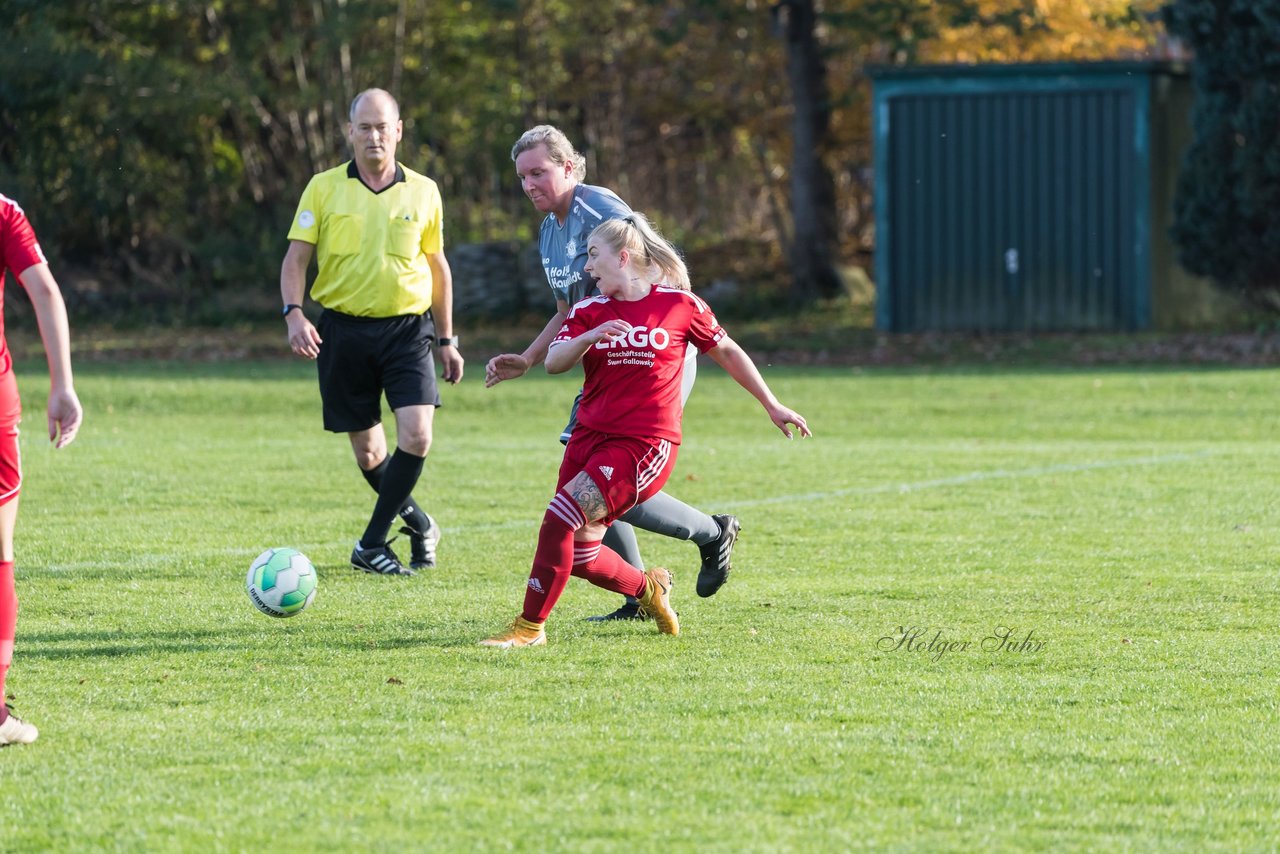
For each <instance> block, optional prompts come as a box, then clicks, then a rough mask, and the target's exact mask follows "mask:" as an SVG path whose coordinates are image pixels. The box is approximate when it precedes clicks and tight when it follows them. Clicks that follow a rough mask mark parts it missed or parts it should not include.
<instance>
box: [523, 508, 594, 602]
mask: <svg viewBox="0 0 1280 854" xmlns="http://www.w3.org/2000/svg"><path fill="white" fill-rule="evenodd" d="M586 523H587V519H586V517H585V516H583V515H582V509H581V508H580V507H578V502H576V501H574V500H573V498H572V497H571V496H570V495H569V494H568V493H567V492H565V491H564V490H561V491H559V492H557V493H556V494H555V497H554V498H552V499H551V504H550V505H548V507H547V512H546V515H544V516H543V517H542V529H541V530H539V531H538V548H537V551H535V552H534V553H533V569H532V570H531V571H530V572H529V586H528V587H527V588H526V589H525V591H524V612H523V614H522V615H521V616H523V617H524V618H525V619H526V620H530V621H532V622H535V623H541V622H543V621H544V620H546V619H547V615H548V614H550V613H551V609H552V608H554V607H555V606H556V602H557V601H558V600H559V599H560V594H561V593H563V592H564V586H565V585H566V584H568V583H569V576H570V571H571V569H572V567H573V532H574V531H576V530H578V529H579V528H581V527H582V526H583V525H585V524H586Z"/></svg>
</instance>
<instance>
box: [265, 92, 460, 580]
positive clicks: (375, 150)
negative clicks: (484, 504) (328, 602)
mask: <svg viewBox="0 0 1280 854" xmlns="http://www.w3.org/2000/svg"><path fill="white" fill-rule="evenodd" d="M349 116H350V119H351V121H350V123H349V124H348V125H347V139H348V140H349V141H350V142H351V148H352V152H353V154H354V157H353V159H352V160H351V161H350V162H349V163H345V164H343V165H342V166H338V167H336V168H334V169H330V170H328V171H326V172H321V173H320V174H319V175H316V176H314V177H313V178H312V179H311V182H310V183H309V184H307V188H306V190H304V191H303V193H302V200H301V201H300V202H299V203H298V211H297V213H296V214H295V215H294V218H293V225H292V227H291V228H290V229H289V251H288V252H287V253H286V254H285V257H284V263H283V264H282V265H281V268H280V296H281V298H282V299H283V300H284V309H283V314H284V318H285V321H286V322H287V323H288V325H289V346H290V347H292V348H293V352H294V353H296V354H298V355H299V356H302V357H305V358H308V359H316V360H317V367H318V373H319V375H320V398H321V402H322V406H323V410H324V427H325V429H326V430H329V431H331V432H334V433H346V434H347V437H348V438H349V439H350V440H351V449H352V450H353V451H354V452H355V456H356V463H357V464H358V465H359V466H360V470H361V472H362V473H363V474H364V477H365V479H366V480H367V481H368V482H369V485H370V486H372V487H373V488H374V490H375V491H376V492H377V493H378V500H377V502H376V503H375V504H374V508H373V515H372V516H370V518H369V524H368V526H367V527H366V528H365V531H364V534H363V535H361V537H360V539H359V540H358V541H357V542H356V545H355V549H354V550H353V551H352V552H351V566H352V567H353V568H354V569H359V570H363V571H364V572H372V573H378V574H381V575H414V574H415V570H418V569H426V568H430V567H434V566H435V563H436V554H435V550H436V544H437V543H438V542H439V541H440V528H439V526H438V525H437V524H436V522H435V520H434V519H432V518H431V517H430V516H429V515H428V514H427V513H426V512H425V511H424V510H423V509H422V508H421V507H420V506H419V505H418V502H416V501H414V499H413V488H414V486H415V485H416V484H417V482H418V478H419V477H420V476H421V475H422V466H423V462H424V460H425V459H426V456H427V451H428V450H429V449H430V447H431V424H432V420H433V418H434V416H435V408H436V407H437V406H439V405H440V393H439V391H438V390H437V388H436V374H435V361H434V359H433V357H432V353H433V352H434V351H436V350H439V353H440V361H441V363H442V364H443V366H444V379H445V380H446V381H447V382H449V383H456V382H458V381H459V380H460V379H462V354H461V353H459V352H458V339H457V337H456V336H455V335H454V334H453V276H452V273H451V272H450V270H449V262H448V261H447V260H446V259H445V256H444V235H443V217H444V212H443V208H442V206H441V202H440V190H439V188H437V187H436V183H435V182H434V181H432V180H431V179H430V178H427V177H425V176H423V175H419V174H417V173H416V172H413V171H411V170H409V169H406V168H404V166H402V165H400V164H399V163H397V162H396V145H397V143H399V142H400V138H401V136H402V135H403V132H404V124H403V123H402V122H401V121H400V106H399V104H397V103H396V101H395V99H394V98H392V97H391V95H390V94H389V93H388V92H385V91H383V90H382V89H367V90H365V91H364V92H361V93H360V94H359V95H357V96H356V98H355V100H354V101H352V102H351V111H350V114H349ZM313 254H315V255H317V256H318V259H317V263H318V265H319V272H318V273H317V275H316V279H315V282H314V283H312V286H311V298H312V299H313V300H315V301H316V302H318V303H319V304H320V305H321V306H322V307H323V309H324V310H323V311H322V312H321V314H320V318H319V320H318V325H316V326H313V325H312V324H311V321H310V320H308V319H307V316H306V315H305V314H304V313H303V312H302V301H303V298H304V294H305V292H306V278H307V267H308V266H309V265H310V263H311V256H312V255H313ZM428 309H430V313H428ZM384 393H385V394H386V397H387V404H388V405H389V406H390V407H391V410H392V412H394V413H395V416H396V450H395V453H394V454H391V455H390V456H388V454H387V436H386V433H385V432H384V431H383V428H382V406H381V402H382V395H383V394H384ZM397 516H399V517H400V519H401V520H402V521H403V523H404V527H402V528H401V529H400V531H401V532H402V533H404V534H406V535H408V537H409V544H410V547H411V550H412V555H411V560H410V562H409V566H408V567H406V566H405V565H404V564H403V563H401V562H400V559H399V558H398V557H396V554H395V552H393V551H392V550H391V547H390V545H389V543H388V541H387V534H388V532H389V531H390V529H391V525H392V523H393V522H394V521H395V520H396V517H397Z"/></svg>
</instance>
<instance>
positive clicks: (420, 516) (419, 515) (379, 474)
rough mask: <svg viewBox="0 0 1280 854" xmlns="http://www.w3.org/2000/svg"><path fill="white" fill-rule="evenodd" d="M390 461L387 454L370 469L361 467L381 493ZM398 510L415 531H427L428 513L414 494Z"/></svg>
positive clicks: (365, 476)
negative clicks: (419, 504)
mask: <svg viewBox="0 0 1280 854" xmlns="http://www.w3.org/2000/svg"><path fill="white" fill-rule="evenodd" d="M390 462H391V457H390V456H386V457H383V458H382V461H381V462H380V463H378V464H377V465H376V466H374V467H373V468H371V469H369V470H368V471H366V470H365V469H360V473H361V474H362V475H364V479H365V480H367V481H368V482H369V485H370V486H372V487H373V491H374V492H377V493H379V494H381V492H382V478H383V476H384V475H385V474H386V471H387V464H388V463H390ZM396 512H397V513H398V514H399V516H400V518H401V519H403V520H404V521H405V524H406V525H408V526H409V527H410V528H413V529H414V530H415V531H419V532H423V533H425V532H426V530H427V514H426V513H425V512H424V511H423V509H422V508H421V507H420V506H418V502H416V501H414V500H413V496H412V495H410V496H409V498H408V500H407V501H405V503H404V504H402V505H401V506H400V509H399V510H398V511H396Z"/></svg>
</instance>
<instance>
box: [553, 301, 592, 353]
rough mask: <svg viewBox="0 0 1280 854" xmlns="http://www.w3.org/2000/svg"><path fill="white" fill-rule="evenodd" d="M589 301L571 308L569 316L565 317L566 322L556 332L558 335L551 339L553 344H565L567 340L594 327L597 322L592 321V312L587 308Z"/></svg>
mask: <svg viewBox="0 0 1280 854" xmlns="http://www.w3.org/2000/svg"><path fill="white" fill-rule="evenodd" d="M589 305H590V304H589V303H585V304H584V303H579V304H578V305H575V306H574V307H573V308H572V309H570V310H569V316H568V317H566V318H565V319H564V324H563V325H562V326H561V327H560V331H559V332H557V333H556V337H555V338H552V339H551V343H552V344H563V343H564V342H566V341H572V340H573V339H574V338H577V337H578V336H579V335H581V334H582V333H584V332H586V331H587V330H588V329H593V328H594V327H595V324H593V323H592V322H591V318H590V317H589V316H588V315H589V314H590V312H589V311H587V309H588V308H589Z"/></svg>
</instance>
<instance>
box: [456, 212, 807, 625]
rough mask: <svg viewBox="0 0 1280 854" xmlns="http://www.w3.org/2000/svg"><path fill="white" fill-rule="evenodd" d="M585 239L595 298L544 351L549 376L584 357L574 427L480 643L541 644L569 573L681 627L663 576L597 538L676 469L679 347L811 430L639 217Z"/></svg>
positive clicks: (772, 413) (780, 417) (577, 309)
mask: <svg viewBox="0 0 1280 854" xmlns="http://www.w3.org/2000/svg"><path fill="white" fill-rule="evenodd" d="M588 246H589V250H588V257H589V260H588V262H587V267H586V271H587V274H588V275H590V276H592V277H593V278H595V279H596V280H597V282H596V286H597V288H598V289H599V291H600V295H599V296H596V297H591V298H589V299H586V300H583V301H582V302H580V303H578V304H577V305H575V306H574V307H573V309H572V311H570V312H569V315H568V317H567V318H566V319H565V323H564V326H563V328H562V329H561V330H560V332H559V334H558V335H556V337H555V339H554V340H553V341H552V342H551V346H550V349H549V350H548V353H547V358H546V365H547V371H548V372H549V373H553V374H558V373H563V372H564V371H567V370H569V369H570V368H572V367H573V366H574V365H575V364H577V363H578V362H579V361H581V362H582V365H583V370H584V373H585V375H586V381H585V383H584V385H583V396H582V403H581V405H580V406H579V408H578V428H577V429H576V430H575V431H574V433H573V437H572V438H571V439H570V440H569V445H568V447H566V448H565V454H564V461H563V462H562V463H561V465H560V476H559V481H558V483H557V484H556V493H555V495H554V497H552V499H551V503H550V504H549V505H548V507H547V512H546V514H545V515H544V516H543V519H542V528H541V530H540V531H539V533H538V547H537V551H536V553H535V554H534V559H533V570H532V572H531V573H530V575H529V583H528V588H527V590H526V591H525V599H524V610H523V612H522V613H521V614H520V616H519V617H517V618H516V620H515V622H514V623H512V624H511V626H510V627H509V628H508V629H507V630H506V631H504V632H502V633H500V634H498V635H495V636H494V637H491V638H488V639H487V640H484V641H481V644H482V645H484V646H496V647H525V646H538V645H541V644H544V643H546V641H547V636H546V632H545V630H544V624H545V622H546V619H547V616H548V615H549V614H550V613H551V609H552V608H553V607H555V604H556V601H557V600H558V599H559V598H560V594H561V593H562V592H563V591H564V588H565V585H566V584H568V582H569V577H570V576H571V575H576V576H578V577H580V578H585V579H586V580H588V581H590V582H591V583H592V584H595V585H596V586H598V587H603V588H605V589H606V590H612V591H613V592H615V593H621V594H623V595H627V596H635V597H636V598H638V599H639V600H640V604H641V605H642V606H643V607H644V609H645V610H646V611H647V612H648V614H649V615H650V616H651V617H652V618H653V620H654V622H655V623H656V624H657V626H658V631H660V632H662V633H663V634H669V635H675V634H679V633H680V623H679V620H678V619H677V617H676V613H675V611H674V610H672V608H671V603H670V601H669V600H668V594H669V593H670V591H671V585H672V579H671V573H670V572H668V571H667V570H666V569H662V568H660V567H655V568H653V569H650V570H647V571H645V572H642V571H640V570H639V569H637V568H636V567H634V566H632V565H630V564H628V563H627V562H625V561H624V560H622V559H621V558H620V557H619V556H618V555H617V553H615V552H614V551H613V550H612V549H610V548H608V547H607V546H602V545H601V540H602V539H603V537H604V532H605V529H606V528H608V526H609V525H610V524H611V523H612V522H613V521H614V520H615V519H617V518H618V517H619V516H621V515H622V514H623V513H625V512H626V511H627V510H629V509H630V508H631V507H633V506H634V505H635V504H636V503H637V502H640V501H644V500H645V499H646V498H648V497H649V496H651V495H653V494H654V493H656V492H658V491H659V490H660V489H662V486H663V484H665V483H666V481H667V478H668V477H669V476H670V474H671V470H672V468H673V467H674V466H675V461H676V452H677V451H678V449H679V446H680V418H681V415H682V413H683V408H682V404H681V394H680V379H681V374H682V372H683V369H684V354H685V346H686V344H693V345H694V346H695V347H697V348H698V350H699V351H701V352H703V353H706V354H707V355H708V356H710V357H711V358H712V359H714V360H715V361H716V362H717V363H718V364H719V365H720V366H721V367H723V368H724V369H725V371H727V372H728V374H729V376H731V377H733V378H734V380H735V381H737V383H738V384H739V385H741V386H742V387H743V388H745V389H746V390H747V391H749V392H751V394H752V395H753V396H754V397H755V398H756V399H757V400H759V401H760V404H761V405H762V406H763V407H764V409H765V412H767V413H768V414H769V418H770V420H772V421H773V423H774V424H775V425H777V427H778V429H779V430H781V431H782V432H783V434H784V435H786V437H787V438H788V439H789V438H791V436H792V432H791V429H790V427H791V426H792V425H794V426H795V428H796V430H797V431H798V432H799V433H800V435H801V436H809V435H811V434H810V432H809V426H808V424H807V423H806V422H805V419H804V418H803V417H802V416H801V415H800V414H799V413H797V412H795V411H794V410H792V409H789V408H787V407H786V406H783V405H782V404H781V403H780V402H779V401H778V399H777V398H776V397H774V395H773V392H772V391H770V390H769V386H768V385H767V384H766V383H765V381H764V378H763V377H762V376H760V372H759V371H758V370H757V369H756V366H755V364H754V363H753V362H752V361H751V358H750V357H749V356H748V355H747V354H746V353H745V352H744V351H743V350H742V348H741V347H739V346H738V345H737V344H736V343H735V342H734V341H733V339H732V338H730V337H729V336H728V335H726V334H725V331H724V330H723V329H721V328H720V324H719V323H718V322H717V321H716V318H715V315H714V314H712V313H711V309H710V308H709V307H708V306H707V304H706V303H705V302H703V301H702V300H701V299H699V298H698V297H696V296H694V295H693V293H691V292H690V291H689V274H688V271H687V270H686V269H685V266H684V262H683V261H682V260H681V259H680V256H679V254H678V253H677V252H676V251H675V249H674V248H673V247H672V246H671V244H669V243H668V242H667V241H666V240H665V239H663V238H662V237H661V236H660V235H658V234H657V232H655V231H654V230H653V228H652V227H651V226H650V225H649V223H648V221H647V220H646V219H645V218H644V216H643V215H642V214H638V213H633V214H632V215H630V216H627V217H625V218H622V219H614V220H608V221H606V222H602V223H600V224H599V225H598V226H596V228H595V231H593V232H592V234H591V239H590V242H589V244H588ZM655 282H657V284H655Z"/></svg>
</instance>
